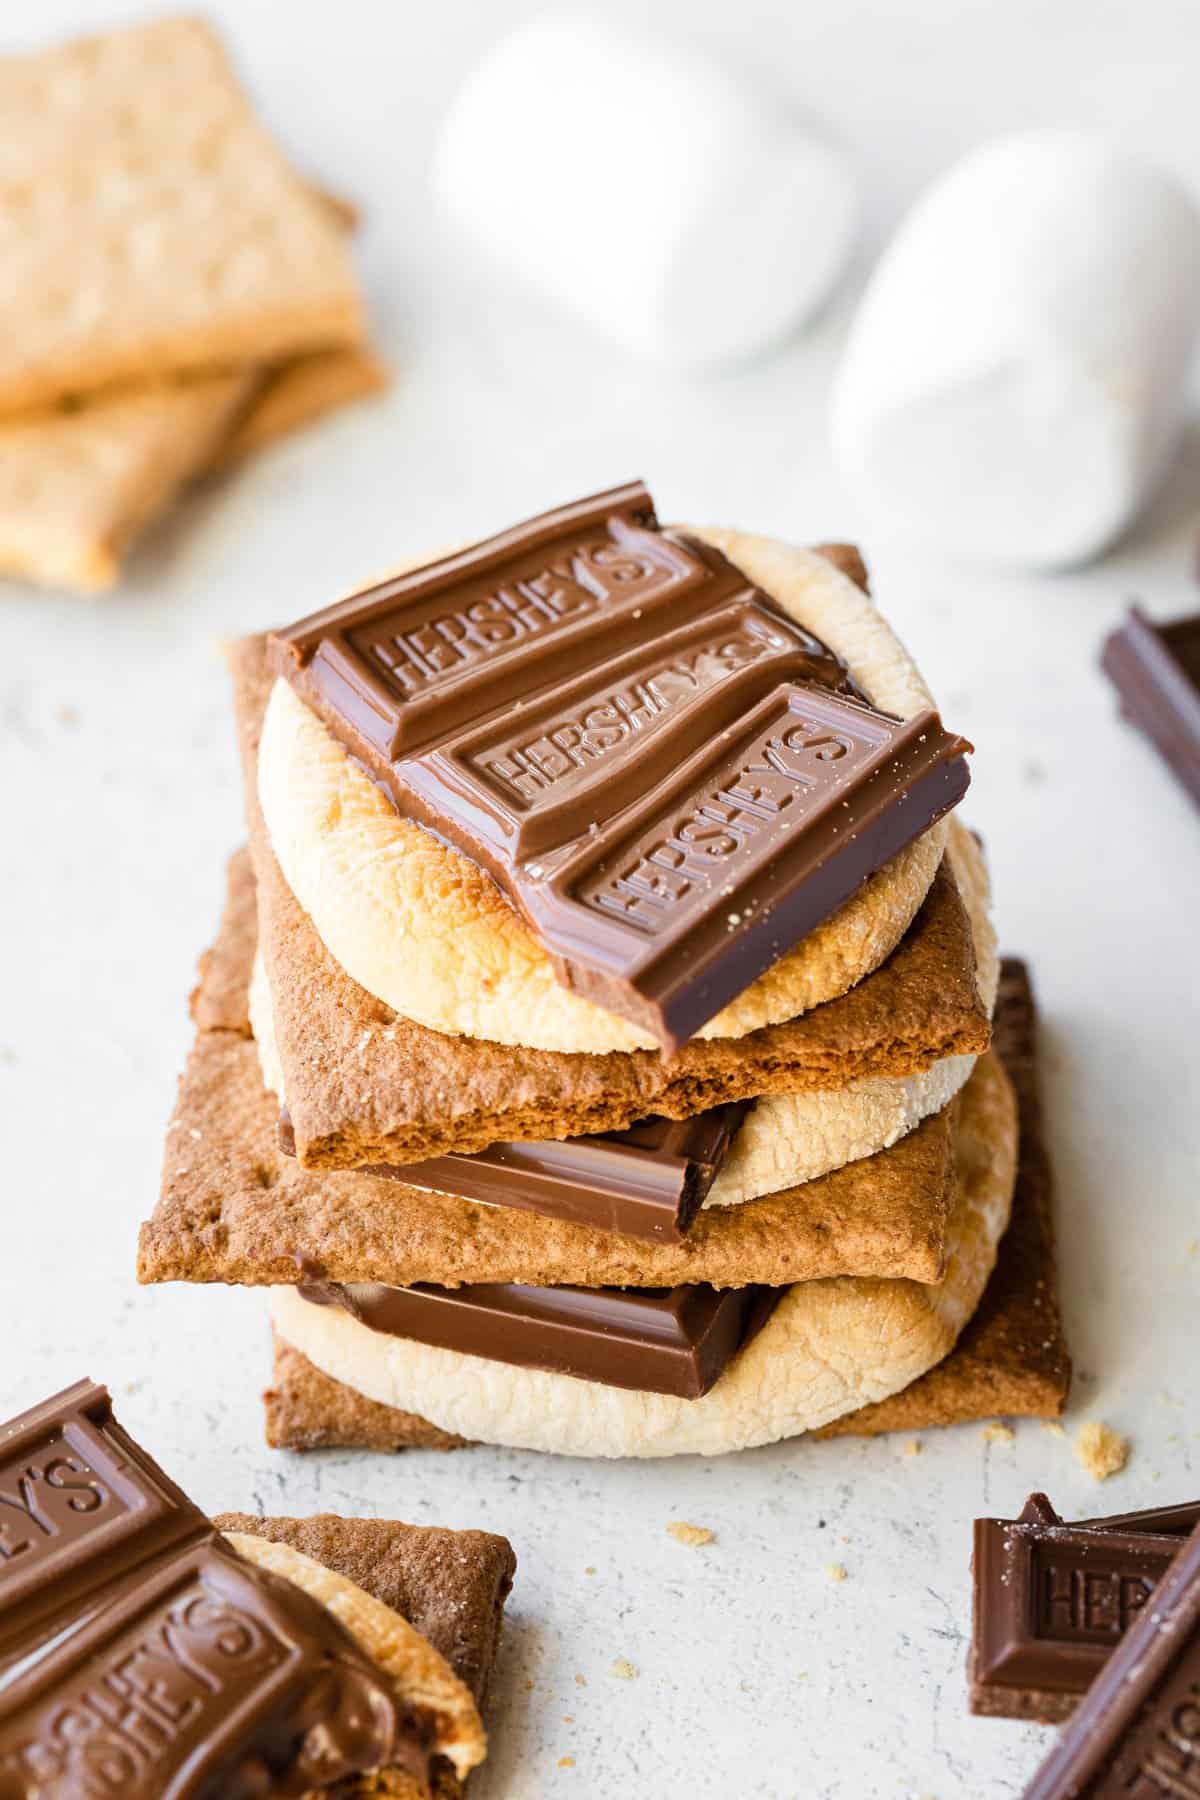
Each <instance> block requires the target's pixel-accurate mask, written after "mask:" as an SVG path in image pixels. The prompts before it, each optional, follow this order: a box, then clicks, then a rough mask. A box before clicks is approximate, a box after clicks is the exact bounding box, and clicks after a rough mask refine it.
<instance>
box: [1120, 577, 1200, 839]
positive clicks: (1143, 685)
mask: <svg viewBox="0 0 1200 1800" xmlns="http://www.w3.org/2000/svg"><path fill="white" fill-rule="evenodd" d="M1100 666H1101V668H1102V669H1103V670H1104V672H1105V674H1106V675H1107V676H1108V678H1109V680H1110V681H1111V682H1112V684H1113V686H1114V687H1115V688H1116V690H1117V692H1118V693H1119V694H1120V696H1121V713H1122V716H1123V717H1124V718H1126V719H1128V720H1129V721H1130V723H1131V724H1133V725H1136V726H1137V727H1138V729H1139V731H1144V732H1145V734H1146V736H1147V737H1148V738H1149V739H1150V741H1151V742H1152V743H1153V745H1154V747H1155V749H1156V750H1157V751H1158V753H1159V755H1160V756H1161V757H1163V759H1164V760H1165V761H1166V762H1167V763H1169V764H1170V766H1171V768H1172V769H1173V770H1174V771H1175V774H1176V775H1177V776H1178V777H1179V780H1180V781H1181V782H1182V783H1183V785H1184V787H1185V788H1186V789H1187V791H1188V793H1189V794H1190V795H1191V796H1192V799H1193V800H1194V801H1195V802H1196V804H1197V805H1198V806H1200V613H1194V614H1192V615H1191V616H1190V617H1189V618H1185V619H1175V620H1173V621H1172V622H1171V623H1170V624H1167V625H1155V624H1153V623H1152V622H1151V621H1150V620H1149V619H1148V618H1147V617H1146V615H1145V613H1143V612H1142V611H1141V609H1140V607H1136V606H1134V607H1131V608H1130V612H1129V617H1128V619H1127V620H1126V621H1125V623H1124V625H1122V626H1121V627H1120V628H1119V630H1117V631H1114V632H1113V633H1112V634H1111V636H1110V637H1108V638H1107V639H1106V640H1105V644H1104V651H1103V654H1102V656H1101V658H1100Z"/></svg>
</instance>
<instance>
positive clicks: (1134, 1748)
mask: <svg viewBox="0 0 1200 1800" xmlns="http://www.w3.org/2000/svg"><path fill="white" fill-rule="evenodd" d="M1096 1535H1097V1536H1101V1535H1103V1534H1101V1533H1097V1534H1096ZM1175 1548H1176V1552H1177V1554H1176V1556H1175V1558H1174V1561H1173V1562H1172V1563H1171V1565H1170V1567H1169V1568H1168V1569H1167V1571H1166V1573H1165V1574H1164V1576H1163V1578H1162V1580H1161V1582H1160V1583H1159V1585H1158V1587H1157V1588H1156V1590H1155V1593H1154V1600H1153V1603H1152V1604H1151V1605H1148V1606H1144V1607H1142V1608H1141V1609H1140V1611H1139V1612H1138V1615H1137V1618H1136V1619H1135V1620H1134V1622H1133V1623H1132V1624H1131V1626H1130V1628H1129V1630H1128V1631H1127V1632H1126V1634H1125V1636H1124V1637H1123V1638H1122V1640H1121V1642H1120V1644H1119V1645H1118V1646H1117V1648H1116V1649H1115V1650H1114V1651H1113V1653H1112V1655H1111V1656H1110V1657H1109V1660H1108V1662H1107V1663H1106V1665H1105V1667H1104V1668H1103V1669H1102V1670H1101V1672H1100V1674H1099V1675H1098V1676H1097V1677H1096V1679H1095V1681H1094V1682H1093V1683H1092V1685H1091V1687H1090V1688H1089V1689H1088V1691H1087V1693H1086V1695H1085V1696H1084V1698H1083V1699H1082V1700H1081V1701H1080V1703H1079V1705H1078V1706H1077V1707H1076V1709H1075V1712H1074V1715H1073V1716H1072V1718H1071V1722H1070V1724H1069V1725H1067V1727H1066V1728H1065V1730H1064V1731H1063V1733H1062V1735H1061V1736H1060V1738H1059V1740H1058V1742H1057V1744H1056V1745H1055V1747H1054V1749H1053V1750H1052V1751H1051V1752H1050V1755H1049V1756H1048V1757H1047V1758H1046V1761H1045V1762H1044V1763H1043V1764H1042V1767H1041V1768H1040V1769H1039V1770H1038V1773H1037V1774H1036V1775H1035V1776H1034V1778H1033V1780H1032V1782H1031V1783H1030V1785H1029V1787H1028V1788H1027V1789H1026V1800H1118V1797H1119V1800H1200V1527H1197V1529H1196V1530H1195V1531H1193V1532H1192V1533H1191V1535H1190V1536H1189V1537H1186V1538H1184V1539H1182V1540H1180V1539H1176V1540H1175Z"/></svg>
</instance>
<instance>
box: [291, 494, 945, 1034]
mask: <svg viewBox="0 0 1200 1800" xmlns="http://www.w3.org/2000/svg"><path fill="white" fill-rule="evenodd" d="M270 657H271V662H272V666H273V667H274V668H275V670H276V672H277V673H279V674H282V675H283V676H285V677H286V678H287V679H288V680H289V681H290V682H291V683H292V685H293V686H294V687H295V688H296V690H297V692H298V693H299V694H300V695H301V696H302V698H303V699H304V700H305V701H306V702H307V703H308V704H309V705H310V706H311V707H312V708H313V709H314V711H315V712H317V713H318V714H319V715H320V717H321V718H322V719H324V720H325V721H326V723H327V724H328V725H329V726H330V728H331V729H332V730H333V731H334V732H335V733H336V734H337V735H338V737H339V738H340V739H341V741H342V742H343V744H344V745H345V746H346V748H347V749H348V750H349V752H350V753H351V755H352V756H354V757H355V758H356V759H357V760H358V761H359V762H360V763H361V764H362V765H363V766H364V767H365V768H366V769H367V770H368V772H369V773H370V774H371V775H372V776H373V778H374V779H375V780H376V781H377V782H378V783H379V784H380V785H381V787H382V788H383V789H384V791H385V792H386V793H387V794H388V795H389V796H390V798H391V799H392V801H393V802H394V804H395V805H396V807H397V808H398V809H399V811H401V812H402V813H404V814H405V815H406V816H408V817H411V818H413V819H416V820H417V821H418V822H420V823H421V824H423V825H425V826H427V827H428V828H429V829H431V830H432V831H434V832H436V833H437V834H438V835H439V836H442V837H444V838H446V839H447V840H448V841H449V842H451V843H453V844H454V845H456V846H457V847H458V848H459V849H460V850H462V851H463V852H465V854H467V855H468V856H470V857H472V858H473V859H474V860H475V861H476V862H477V863H479V864H480V866H481V867H482V868H484V869H486V870H487V871H488V872H489V873H490V874H491V875H492V876H493V877H494V878H495V880H496V881H497V882H498V883H499V885H500V886H501V887H502V888H503V889H504V891H505V892H506V893H507V894H508V896H509V898H510V899H511V900H512V902H513V903H514V905H515V906H516V907H517V908H518V909H519V911H520V912H521V913H522V914H523V915H524V917H525V918H526V920H527V921H528V923H529V924H530V926H531V927H532V929H533V930H534V931H535V932H536V933H537V934H538V936H539V937H540V938H541V940H542V942H543V943H544V944H545V946H546V948H547V950H548V951H549V953H550V955H551V957H552V958H553V961H554V966H555V970H556V973H557V975H558V977H559V979H560V980H561V981H563V982H564V984H565V985H566V986H568V987H570V988H573V989H574V990H576V991H577V992H579V993H581V994H584V995H586V996H587V997H588V998H589V999H592V1000H594V1001H596V1002H598V1003H599V1004H600V1005H602V1006H605V1007H607V1008H608V1009H609V1010H610V1011H612V1012H615V1013H619V1014H621V1015H623V1016H624V1017H626V1018H629V1019H631V1020H633V1021H634V1022H635V1023H637V1024H638V1025H640V1026H642V1027H643V1028H644V1029H646V1030H647V1031H649V1032H650V1033H652V1034H653V1035H654V1036H655V1037H657V1039H658V1041H659V1042H660V1043H661V1044H662V1045H663V1047H664V1048H665V1049H667V1050H673V1049H675V1048H677V1047H678V1045H679V1044H680V1043H681V1042H682V1041H683V1040H684V1039H685V1038H687V1037H690V1036H691V1035H692V1034H693V1033H694V1032H695V1031H697V1030H698V1029H699V1028H700V1026H702V1025H703V1024H704V1023H705V1022H706V1020H708V1019H710V1018H712V1017H713V1016H714V1015H715V1014H716V1013H718V1012H719V1011H720V1010H721V1008H722V1007H723V1006H725V1005H726V1004H727V1003H728V1002H729V1001H730V1000H731V999H733V997H734V996H735V995H736V994H738V993H740V992H741V991H742V989H743V988H745V987H747V986H749V984H750V983H751V982H753V981H754V980H756V979H757V977H758V976H759V975H761V974H762V973H763V971H764V970H765V969H767V968H769V967H770V966H771V964H772V963H774V962H776V961H777V960H778V959H779V957H781V956H782V955H784V954H785V952H786V951H787V950H789V949H790V948H791V947H792V946H793V945H794V944H795V943H797V942H798V941H799V940H800V939H801V938H802V937H804V936H805V935H806V934H807V933H808V932H810V931H811V930H813V929H814V927H815V926H817V925H819V924H820V923H821V922H822V920H824V919H825V918H827V917H828V916H829V915H830V914H831V913H832V912H834V911H836V909H837V908H838V907H839V906H840V905H841V904H842V903H843V901H845V900H846V899H847V898H848V897H849V895H850V894H852V893H853V892H854V890H855V888H857V887H858V886H860V885H861V883H862V882H863V881H865V880H866V879H867V878H868V877H869V876H870V875H871V874H873V873H874V872H875V870H876V869H878V868H879V867H880V866H881V865H882V864H883V863H885V862H886V861H887V860H888V859H889V858H890V857H892V856H894V855H895V854H896V853H897V852H898V851H899V850H901V849H903V848H904V847H905V845H907V844H909V843H911V842H912V840H913V839H914V838H916V837H918V836H919V835H920V834H921V833H922V832H923V831H925V830H926V829H927V828H928V827H929V826H930V825H931V824H932V823H933V822H934V820H936V819H937V818H939V817H940V816H941V815H942V813H944V812H945V811H947V810H948V808H950V807H951V806H953V805H954V804H955V803H956V802H957V801H958V800H959V799H961V797H962V794H963V793H964V792H965V790H966V786H967V782H968V780H969V776H968V772H967V767H966V763H965V761H964V759H963V753H964V752H965V751H966V750H968V749H969V748H970V746H969V745H968V744H966V743H965V742H964V741H963V740H962V739H961V738H956V737H952V736H950V735H948V734H947V733H946V732H945V731H943V729H942V726H941V723H940V721H939V719H938V718H937V715H936V714H935V713H932V712H929V713H924V714H922V715H921V716H920V717H919V718H917V719H914V720H911V721H908V722H907V723H904V722H901V721H898V720H896V719H892V718H889V717H888V716H887V715H885V714H883V713H879V712H876V711H874V710H873V709H872V708H871V707H870V706H869V705H868V704H867V703H866V700H865V698H864V697H863V696H862V695H861V694H860V693H859V692H858V690H857V689H856V688H855V686H854V684H853V682H852V680H851V678H850V676H849V673H848V671H847V670H846V668H845V665H844V664H843V663H842V662H841V661H840V659H839V658H838V657H836V656H835V655H834V654H833V653H832V652H831V651H830V650H829V649H828V648H827V647H826V646H825V645H824V644H822V643H821V642H820V640H819V639H817V638H816V637H814V636H813V635H812V633H810V632H808V631H806V630H804V629H803V627H801V626H799V625H798V624H796V623H795V621H794V620H792V619H791V618H789V617H788V615H787V614H786V613H784V612H783V611H782V610H781V609H780V608H779V607H777V606H776V605H775V604H774V603H773V602H772V601H770V600H769V599H768V598H767V597H766V595H764V594H762V593H761V592H760V591H759V590H758V589H757V588H755V587H754V586H753V585H752V584H751V583H750V582H749V581H747V579H746V577H745V576H744V575H743V574H742V573H741V572H740V570H738V569H737V568H735V567H734V566H733V564H732V563H730V562H729V561H728V560H727V559H726V558H725V557H724V556H722V555H721V554H720V553H719V552H718V551H716V550H714V549H712V548H711V547H710V546H708V545H706V544H702V543H699V542H697V541H694V540H692V539H688V538H685V537H683V536H681V535H680V534H678V533H673V532H667V531H662V530H660V529H659V527H658V524H657V520H656V519H655V516H654V508H653V504H652V502H651V500H650V496H649V494H648V493H647V492H646V490H645V488H643V487H642V486H640V484H637V483H634V484H631V485H630V486H628V487H625V488H618V489H614V490H613V491H611V492H610V493H606V494H600V495H597V496H595V497H594V498H593V499H590V500H584V501H579V502H577V503H576V504H575V505H572V506H566V507H561V508H559V509H558V510H557V511H555V512H551V513H547V514H545V515H543V516H542V517H540V518H538V519H534V520H532V521H530V522H529V523H527V524H525V525H522V526H517V527H515V528H514V529H513V530H511V531H508V532H504V533H502V534H501V535H500V536H499V537H496V538H492V539H489V540H488V541H487V542H486V543H483V544H479V545H477V546H476V547H475V548H473V549H471V550H466V551H462V552H460V553H458V554H457V555H455V556H451V557H448V558H446V559H445V560H444V561H442V562H439V563H434V564H431V565H429V566H428V567H426V568H423V569H418V570H416V571H414V572H412V573H410V574H407V575H403V576H400V577H397V578H396V579H394V580H392V581H389V582H385V583H384V584H383V585H382V586H380V587H376V588H372V589H369V590H367V591H366V592H364V593H362V594H358V595H355V596H353V597H352V598H350V599H349V600H345V601H342V602H340V603H339V604H337V605H335V606H332V607H329V608H327V609H326V610H325V611H323V612H319V613H316V614H314V615H313V616H312V617H311V618H308V619H305V620H303V621H301V622H300V623H299V624H297V625H295V626H292V627H290V628H289V629H287V630H285V631H281V632H277V633H275V634H274V635H273V636H272V639H271V645H270Z"/></svg>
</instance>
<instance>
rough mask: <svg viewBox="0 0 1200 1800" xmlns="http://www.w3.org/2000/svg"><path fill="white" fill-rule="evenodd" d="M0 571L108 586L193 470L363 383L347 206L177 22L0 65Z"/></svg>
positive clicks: (206, 37)
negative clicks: (316, 179) (276, 137)
mask: <svg viewBox="0 0 1200 1800" xmlns="http://www.w3.org/2000/svg"><path fill="white" fill-rule="evenodd" d="M0 114H2V116H3V118H4V121H5V130H4V136H3V142H2V144H0V265H2V266H3V268H4V271H5V280H4V284H3V291H2V294H0V573H2V574H7V575H13V576H18V577H21V578H22V579H25V580H30V581H36V582H40V583H44V584H46V585H51V586H56V587H67V588H76V589H80V590H85V591H90V590H94V589H100V588H106V587H110V586H112V585H113V584H114V583H115V582H116V581H117V579H118V577H119V575H120V570H121V561H122V558H123V556H124V555H125V553H126V552H127V550H128V549H129V548H130V546H131V545H132V544H133V543H134V541H135V539H137V538H138V537H139V536H140V535H141V533H142V532H143V531H144V530H145V529H146V528H147V527H148V526H149V525H151V524H152V523H153V522H154V521H155V520H156V519H157V518H159V517H160V516H161V515H162V514H163V513H164V511H165V510H166V509H167V508H168V506H169V505H170V504H171V502H172V500H173V499H174V498H175V497H176V496H177V495H178V494H179V492H180V491H181V489H182V488H183V487H185V486H186V485H187V484H188V483H189V482H191V481H193V480H195V479H196V478H197V477H199V476H201V475H203V474H205V473H207V472H209V471H211V470H214V469H218V468H222V467H225V466H227V465H229V464H231V463H233V462H235V461H238V460H240V459H241V458H242V457H244V456H245V455H247V454H249V453H250V452H252V451H253V450H256V449H258V448H259V447H260V446H262V445H263V444H265V443H267V442H269V441H270V440H271V439H273V438H274V437H277V436H278V435H280V434H281V433H283V432H286V431H290V430H292V429H294V428H295V427H296V426H298V425H300V424H303V423H305V422H306V421H307V420H309V419H312V418H314V417H316V416H318V415H319V414H320V413H323V412H325V411H327V410H328V409H329V408H331V407H335V406H338V405H340V404H342V403H343V402H345V401H349V400H352V399H355V398H358V397H359V396H361V395H364V394H367V393H371V392H374V391H375V390H377V389H378V388H379V387H380V386H381V385H382V384H383V380H384V376H383V371H382V368H381V366H380V364H379V363H378V361H377V360H376V358H375V357H374V356H373V355H372V354H371V352H370V350H369V348H368V346H367V343H366V325H365V320H364V316H363V307H362V298H361V295H360V293H359V290H358V284H357V281H356V279H355V274H354V269H353V266H352V262H351V257H350V249H349V237H350V233H351V231H352V228H353V223H354V219H353V211H352V209H349V208H347V207H345V206H344V205H343V204H342V203H340V202H338V201H335V200H333V199H331V198H330V197H328V196H325V195H322V194H320V193H318V192H317V191H315V190H313V189H311V188H309V187H308V186H306V184H305V183H304V182H303V181H302V180H301V179H300V178H299V177H298V176H297V174H296V173H295V171H294V170H293V169H292V168H291V167H290V166H289V165H288V163H287V161H286V160H285V159H284V157H283V155H282V154H281V152H280V151H279V149H278V148H277V147H276V145H275V144H274V143H273V141H272V140H271V138H270V137H269V136H268V135H267V133H266V132H265V130H264V129H263V127H262V126H261V125H260V123H259V122H258V120H257V118H256V117H255V115H254V112H253V109H252V108H251V106H250V103H249V101H248V100H247V98H246V96H245V95H244V94H243V93H242V91H241V89H240V87H239V85H238V83H237V81H236V79H235V77H234V74H233V71H232V70H231V68H230V66H229V63H228V61H227V59H226V56H225V53H224V51H223V49H222V47H221V45H220V43H219V42H218V40H217V39H216V37H215V36H214V34H213V33H212V31H210V30H209V28H208V27H207V26H206V25H204V24H203V23H201V22H199V21H198V20H195V19H167V20H161V21H157V22H154V23H151V24H147V25H138V26H134V27H131V28H129V29H127V30H121V31H115V32H112V33H110V34H108V35H106V36H104V37H98V38H87V39H80V40H78V41H76V42H73V43H70V44H67V45H65V46H63V47H61V48H58V49H54V50H49V51H45V52H42V53H40V54H36V55H27V56H11V57H6V58H4V59H2V60H0Z"/></svg>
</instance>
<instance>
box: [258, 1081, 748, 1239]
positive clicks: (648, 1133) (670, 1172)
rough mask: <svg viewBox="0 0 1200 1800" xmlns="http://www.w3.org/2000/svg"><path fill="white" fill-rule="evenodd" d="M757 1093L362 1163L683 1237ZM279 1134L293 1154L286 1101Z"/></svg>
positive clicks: (465, 1194)
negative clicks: (661, 1113)
mask: <svg viewBox="0 0 1200 1800" xmlns="http://www.w3.org/2000/svg"><path fill="white" fill-rule="evenodd" d="M752 1105H753V1101H750V1100H731V1101H729V1102H727V1103H726V1104H724V1105H722V1106H713V1107H710V1108H709V1110H708V1111H707V1112H703V1113H696V1114H694V1115H693V1117H692V1118H690V1119H660V1118H652V1119H642V1120H640V1121H639V1123H638V1124H636V1125H632V1126H630V1128H629V1130H628V1131H612V1132H605V1133H602V1134H600V1135H597V1136H595V1137H573V1138H564V1139H563V1140H562V1141H561V1142H560V1141H557V1140H554V1139H546V1140H544V1141H542V1142H539V1143H514V1144H507V1143H505V1144H492V1145H490V1146H489V1148H488V1149H486V1150H480V1151H477V1152H476V1153H475V1154H474V1155H472V1156H460V1155H454V1154H452V1155H449V1156H435V1157H431V1158H429V1159H428V1160H427V1161H425V1162H420V1163H407V1164H395V1165H394V1164H390V1163H380V1164H371V1165H369V1166H368V1167H367V1168H366V1169H365V1170H364V1173H366V1174H370V1175H382V1176H385V1177H387V1178H388V1179H391V1180H396V1181H403V1182H406V1183H407V1184H408V1185H409V1186H410V1187H418V1188H432V1189H433V1190H435V1191H436V1192H437V1193H442V1194H457V1195H459V1196H460V1198H462V1199H464V1200H474V1201H475V1202H476V1203H477V1204H479V1205H481V1206H507V1207H512V1208H515V1209H516V1210H517V1211H518V1212H534V1213H541V1214H542V1215H543V1216H544V1217H546V1218H551V1219H568V1220H570V1221H571V1222H572V1223H574V1224H578V1225H588V1226H591V1227H592V1228H593V1229H595V1230H597V1231H614V1232H620V1233H622V1234H623V1235H624V1236H626V1237H636V1238H645V1239H647V1240H649V1241H650V1242H652V1243H679V1242H681V1241H682V1239H683V1238H684V1237H686V1235H687V1232H688V1228H689V1227H690V1225H691V1224H692V1221H693V1220H694V1219H695V1217H696V1214H697V1213H698V1212H699V1210H700V1207H701V1206H702V1205H703V1202H704V1198H705V1196H706V1194H707V1193H708V1191H709V1189H710V1188H711V1187H712V1184H713V1182H714V1181H715V1180H716V1178H717V1174H718V1172H719V1170H720V1168H721V1165H722V1164H723V1163H724V1161H725V1158H726V1156H727V1155H728V1153H729V1148H730V1145H731V1144H732V1142H733V1140H734V1138H735V1136H736V1135H737V1131H738V1127H739V1126H740V1125H741V1123H742V1120H743V1119H744V1118H745V1116H746V1114H747V1112H748V1111H749V1110H750V1107H751V1106H752ZM279 1142H280V1146H281V1148H282V1149H283V1150H284V1152H285V1153H286V1154H287V1155H288V1156H294V1155H295V1154H296V1137H295V1133H294V1131H293V1130H292V1122H291V1118H290V1117H289V1115H288V1112H287V1109H286V1107H285V1108H283V1109H281V1111H280V1115H279Z"/></svg>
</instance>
